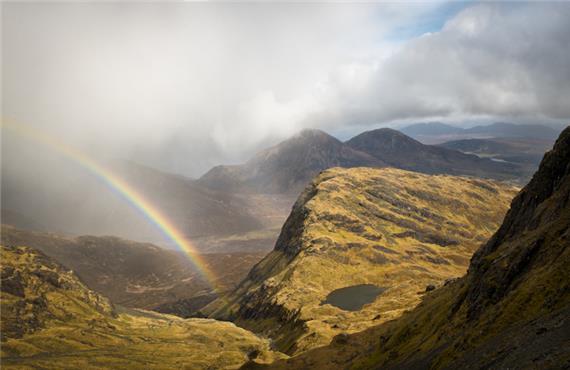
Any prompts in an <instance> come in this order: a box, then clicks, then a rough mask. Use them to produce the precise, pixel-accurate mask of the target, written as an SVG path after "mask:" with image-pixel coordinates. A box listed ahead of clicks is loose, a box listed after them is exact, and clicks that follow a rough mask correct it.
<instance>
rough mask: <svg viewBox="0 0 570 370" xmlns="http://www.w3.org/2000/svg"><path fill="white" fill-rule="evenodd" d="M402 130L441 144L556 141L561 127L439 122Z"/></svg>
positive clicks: (414, 125) (410, 126)
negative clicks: (475, 140)
mask: <svg viewBox="0 0 570 370" xmlns="http://www.w3.org/2000/svg"><path fill="white" fill-rule="evenodd" d="M400 131H402V132H403V133H405V134H406V135H409V136H411V137H413V138H414V139H417V140H419V141H421V142H422V143H424V144H441V143H443V142H446V141H452V140H465V139H490V138H511V139H512V138H519V139H520V138H525V139H538V140H551V141H552V142H554V140H556V138H557V137H558V134H560V131H561V128H560V129H559V128H558V127H550V126H547V125H538V124H514V123H505V122H495V123H492V124H489V125H479V126H474V127H471V128H466V129H464V128H460V127H455V126H450V125H447V124H442V123H438V122H430V123H417V124H413V125H409V126H406V127H403V128H402V129H401V130H400Z"/></svg>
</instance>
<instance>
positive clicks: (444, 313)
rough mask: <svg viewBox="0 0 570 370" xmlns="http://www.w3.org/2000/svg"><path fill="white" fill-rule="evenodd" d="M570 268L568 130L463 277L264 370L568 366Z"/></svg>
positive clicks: (251, 366) (569, 138)
mask: <svg viewBox="0 0 570 370" xmlns="http://www.w3.org/2000/svg"><path fill="white" fill-rule="evenodd" d="M569 265H570V127H568V128H566V129H565V130H564V131H563V132H562V134H561V135H560V137H559V138H558V140H557V141H556V144H555V145H554V148H553V150H552V151H550V152H548V153H547V154H546V155H545V157H544V159H543V160H542V162H541V164H540V167H539V169H538V171H537V172H536V174H535V175H534V177H533V178H532V180H531V181H530V183H529V184H528V185H527V186H526V187H525V188H524V189H523V190H522V191H521V192H520V193H519V194H518V195H517V196H516V197H515V199H514V200H513V201H512V203H511V207H510V210H509V211H508V213H507V215H506V217H505V219H504V221H503V223H502V225H501V227H500V228H499V229H498V231H497V232H496V233H495V234H494V235H493V237H492V238H491V239H489V241H488V242H487V243H486V244H484V245H483V246H482V247H481V248H480V249H479V250H478V251H477V252H476V253H475V255H474V256H473V258H472V260H471V264H470V266H469V270H468V273H467V274H466V275H465V276H464V277H462V278H461V279H458V280H457V281H453V282H450V283H449V284H445V285H444V286H443V287H441V288H438V289H435V290H434V291H433V292H431V293H429V294H427V295H426V297H425V298H424V300H423V302H422V303H421V304H420V305H419V306H418V307H416V308H415V309H414V310H412V311H411V312H409V313H407V314H405V315H403V316H402V317H401V318H399V319H397V320H394V321H392V322H389V323H386V324H383V325H379V326H376V327H373V328H371V329H369V330H367V331H363V332H361V333H358V334H354V335H346V334H345V335H340V336H337V337H335V339H334V340H333V344H331V345H330V346H327V347H322V348H319V349H315V350H312V351H309V352H307V353H305V354H302V355H300V356H298V357H295V358H293V359H291V360H290V361H287V362H277V363H275V364H273V366H271V368H273V369H282V368H287V369H305V368H326V369H344V368H354V369H380V368H381V369H425V368H438V369H489V368H493V369H565V368H568V367H569V366H570V347H569V346H568V343H569V342H570V270H569V269H568V266H569ZM245 368H259V367H258V366H253V365H247V366H245Z"/></svg>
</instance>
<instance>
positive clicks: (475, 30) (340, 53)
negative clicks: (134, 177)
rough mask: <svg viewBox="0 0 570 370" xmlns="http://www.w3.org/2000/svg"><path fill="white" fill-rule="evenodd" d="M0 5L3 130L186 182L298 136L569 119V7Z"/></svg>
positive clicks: (15, 146)
mask: <svg viewBox="0 0 570 370" xmlns="http://www.w3.org/2000/svg"><path fill="white" fill-rule="evenodd" d="M1 6H2V82H1V84H2V116H3V119H8V120H10V121H13V122H21V123H25V124H27V125H31V126H34V127H37V128H40V129H41V130H44V131H46V132H49V133H51V134H53V135H55V136H57V137H59V138H61V139H62V140H65V141H67V142H70V143H72V144H73V145H75V146H78V147H79V148H81V149H82V150H84V151H86V152H87V153H89V154H90V155H92V156H94V157H96V158H99V159H105V160H106V159H109V158H128V159H133V160H136V161H138V162H141V163H145V164H148V165H151V166H154V167H157V168H161V169H163V170H166V171H171V172H177V173H181V174H184V175H186V176H190V177H197V176H200V175H201V174H202V173H204V172H205V171H207V170H208V169H209V168H210V167H212V166H213V165H217V164H222V163H224V164H226V163H239V162H242V161H244V160H246V159H247V158H248V157H249V156H250V155H251V154H252V153H254V152H255V151H257V150H259V149H261V148H264V147H267V146H269V145H271V144H273V143H276V142H278V141H279V140H282V139H285V138H287V137H288V136H290V135H292V134H294V133H295V132H297V131H299V130H300V129H302V128H320V129H323V130H325V131H328V132H330V133H333V134H335V135H338V136H345V137H348V136H350V135H351V134H356V133H358V132H360V131H362V130H366V129H372V128H376V127H382V126H393V127H398V126H401V125H403V124H406V123H410V122H424V121H433V120H441V121H445V122H452V123H456V124H466V123H473V122H480V121H481V122H487V121H492V120H501V121H512V122H523V123H525V122H533V123H549V124H550V123H552V124H560V123H562V122H568V121H569V118H570V104H569V98H568V97H569V96H570V63H569V61H570V37H568V35H570V4H569V3H565V2H557V3H545V2H540V3H538V2H532V3H515V2H507V3H505V2H502V3H490V2H443V1H432V2H413V3H409V2H396V3H358V4H355V3H280V4H276V3H158V2H156V3H134V2H122V3H110V2H105V3H85V2H84V3H6V2H4V3H2V4H1ZM28 148H29V146H26V145H23V144H20V143H17V138H13V137H10V136H9V134H4V135H3V157H4V163H3V167H5V166H10V163H8V162H7V161H11V163H12V165H16V166H18V165H19V162H18V161H20V160H21V158H23V157H25V156H26V155H27V153H26V150H28Z"/></svg>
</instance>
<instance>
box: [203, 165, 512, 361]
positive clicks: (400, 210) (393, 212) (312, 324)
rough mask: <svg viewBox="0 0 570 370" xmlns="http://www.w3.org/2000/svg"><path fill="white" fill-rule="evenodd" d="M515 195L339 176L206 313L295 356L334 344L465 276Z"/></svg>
mask: <svg viewBox="0 0 570 370" xmlns="http://www.w3.org/2000/svg"><path fill="white" fill-rule="evenodd" d="M515 193H516V191H515V189H514V188H513V187H511V186H508V185H505V184H502V183H498V182H493V181H488V180H479V179H470V178H465V177H453V176H431V175H425V174H420V173H414V172H409V171H403V170H398V169H394V168H382V169H372V168H354V169H342V168H334V169H329V170H327V171H324V172H323V173H321V174H320V175H319V176H318V177H317V178H316V179H314V180H313V181H312V182H311V184H310V185H309V186H307V188H306V189H305V191H304V192H303V193H302V194H301V195H300V197H299V198H298V200H297V202H296V203H295V206H294V207H293V210H292V211H291V214H290V215H289V217H288V219H287V221H286V222H285V224H284V226H283V229H282V231H281V234H280V236H279V239H278V240H277V243H276V245H275V248H274V250H273V251H272V252H271V253H270V254H268V255H267V256H266V257H265V258H264V259H263V260H262V261H261V262H259V263H258V264H257V265H255V267H254V268H253V269H252V270H251V272H250V273H249V275H248V276H247V278H246V279H245V280H244V281H243V282H241V283H240V285H239V286H238V287H237V289H235V290H234V291H233V292H231V293H230V294H228V295H227V296H225V297H222V298H220V299H218V300H216V301H214V302H212V303H211V304H209V305H208V306H206V307H205V308H203V309H202V310H201V312H202V313H203V314H205V315H208V316H209V317H211V318H217V319H223V320H230V321H233V322H235V323H236V324H238V325H239V326H242V327H245V328H247V329H249V330H252V331H255V332H258V333H261V334H263V335H267V336H270V337H271V338H272V339H273V341H274V342H273V343H274V345H275V348H277V349H279V350H280V351H282V352H286V353H289V354H294V353H300V352H303V351H305V350H307V349H310V348H314V347H317V346H322V345H326V344H328V343H329V342H330V340H331V339H332V338H333V337H334V336H335V335H337V334H340V333H346V332H357V331H361V330H364V329H366V328H368V327H370V326H372V325H376V324H378V323H381V322H384V321H388V320H391V319H394V318H396V317H398V316H399V315H401V314H402V312H404V311H405V310H408V309H410V308H412V307H413V306H415V305H416V304H418V303H419V302H420V300H421V294H422V293H423V292H425V290H426V287H427V286H438V285H442V284H443V283H444V281H445V280H446V279H451V278H454V277H459V276H461V275H462V274H463V273H464V272H465V270H466V268H467V265H468V261H469V258H470V257H471V255H472V253H473V252H474V251H475V249H476V248H477V247H478V246H479V245H480V243H482V242H484V241H485V240H486V239H487V238H488V237H489V236H490V235H491V234H492V233H493V232H494V231H495V230H496V229H497V227H498V226H499V224H500V222H501V220H502V218H503V216H504V214H505V212H506V210H507V207H508V203H509V202H510V200H511V199H512V197H513V196H514V195H515ZM428 289H431V288H428ZM355 302H356V303H358V304H355Z"/></svg>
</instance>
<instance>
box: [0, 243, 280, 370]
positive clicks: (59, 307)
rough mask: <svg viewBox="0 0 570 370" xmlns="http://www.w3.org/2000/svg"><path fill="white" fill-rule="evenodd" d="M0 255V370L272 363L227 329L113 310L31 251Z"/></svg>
mask: <svg viewBox="0 0 570 370" xmlns="http://www.w3.org/2000/svg"><path fill="white" fill-rule="evenodd" d="M1 253H2V254H1V257H2V293H1V294H2V295H1V298H2V300H1V309H2V317H1V328H2V343H1V345H2V358H1V361H2V368H3V369H4V368H5V369H10V368H18V369H28V368H29V369H31V368H42V369H43V368H46V369H47V368H49V369H78V368H82V369H98V368H132V369H142V368H145V369H151V368H155V369H166V368H171V369H174V368H176V369H184V368H186V369H218V368H220V369H222V368H235V367H238V366H239V365H240V364H242V363H243V362H245V361H246V360H247V359H248V358H253V357H255V358H257V361H260V362H263V361H269V360H272V359H273V358H274V357H275V356H276V355H277V354H276V353H275V352H271V351H270V350H269V342H268V341H267V340H266V339H262V338H260V337H258V336H256V335H254V334H252V333H250V332H248V331H246V330H244V329H241V328H238V327H236V326H235V325H233V324H231V323H227V322H218V321H215V320H209V319H190V320H184V319H180V318H178V317H175V316H170V315H163V314H157V313H153V312H149V311H142V310H125V309H120V308H115V307H113V306H112V305H111V303H110V302H109V300H108V299H107V298H105V297H102V296H101V295H99V294H97V293H95V292H93V291H91V290H89V289H88V288H87V287H86V286H85V285H84V284H83V283H82V282H80V281H79V280H78V278H77V277H76V276H75V275H74V273H73V272H72V271H69V270H66V269H64V268H63V267H61V266H60V265H58V264H56V263H55V262H53V261H52V260H51V259H49V258H48V257H46V256H45V255H43V254H41V253H40V252H37V251H35V250H33V249H31V248H27V247H4V246H2V247H1Z"/></svg>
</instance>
